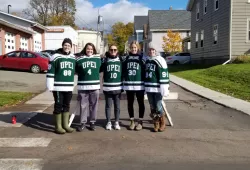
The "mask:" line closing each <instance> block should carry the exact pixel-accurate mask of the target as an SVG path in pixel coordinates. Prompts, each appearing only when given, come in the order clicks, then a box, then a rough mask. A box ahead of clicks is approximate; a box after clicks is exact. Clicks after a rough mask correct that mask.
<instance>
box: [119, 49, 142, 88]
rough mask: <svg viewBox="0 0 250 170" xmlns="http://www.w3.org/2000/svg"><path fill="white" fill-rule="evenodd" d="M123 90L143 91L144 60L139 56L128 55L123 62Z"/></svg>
mask: <svg viewBox="0 0 250 170" xmlns="http://www.w3.org/2000/svg"><path fill="white" fill-rule="evenodd" d="M123 75H124V77H123V78H124V81H123V90H131V91H138V90H144V89H145V88H144V78H145V59H144V58H143V57H142V56H140V55H131V54H130V55H129V56H127V57H126V59H125V61H124V62H123Z"/></svg>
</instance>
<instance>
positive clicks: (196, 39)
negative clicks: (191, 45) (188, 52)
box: [195, 32, 199, 48]
mask: <svg viewBox="0 0 250 170" xmlns="http://www.w3.org/2000/svg"><path fill="white" fill-rule="evenodd" d="M197 43H198V45H197V47H196V44H197ZM195 48H199V32H196V34H195Z"/></svg>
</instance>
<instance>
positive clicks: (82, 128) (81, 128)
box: [77, 123, 86, 132]
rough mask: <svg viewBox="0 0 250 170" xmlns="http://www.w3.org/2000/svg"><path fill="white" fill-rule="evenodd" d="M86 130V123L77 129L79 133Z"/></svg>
mask: <svg viewBox="0 0 250 170" xmlns="http://www.w3.org/2000/svg"><path fill="white" fill-rule="evenodd" d="M85 128H86V125H85V123H82V124H81V125H80V126H79V127H77V131H78V132H81V131H83V130H84V129H85Z"/></svg>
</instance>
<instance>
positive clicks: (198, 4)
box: [195, 3, 201, 21]
mask: <svg viewBox="0 0 250 170" xmlns="http://www.w3.org/2000/svg"><path fill="white" fill-rule="evenodd" d="M198 13H199V18H197V14H198ZM195 17H196V21H199V20H200V17H201V15H200V3H197V4H196V16H195Z"/></svg>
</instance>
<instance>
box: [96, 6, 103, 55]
mask: <svg viewBox="0 0 250 170" xmlns="http://www.w3.org/2000/svg"><path fill="white" fill-rule="evenodd" d="M101 22H102V16H101V15H100V14H99V9H98V17H97V33H96V49H97V52H100V48H99V47H98V39H99V36H98V35H99V24H100V23H101Z"/></svg>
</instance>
